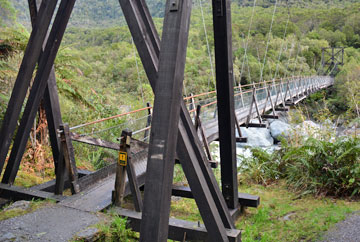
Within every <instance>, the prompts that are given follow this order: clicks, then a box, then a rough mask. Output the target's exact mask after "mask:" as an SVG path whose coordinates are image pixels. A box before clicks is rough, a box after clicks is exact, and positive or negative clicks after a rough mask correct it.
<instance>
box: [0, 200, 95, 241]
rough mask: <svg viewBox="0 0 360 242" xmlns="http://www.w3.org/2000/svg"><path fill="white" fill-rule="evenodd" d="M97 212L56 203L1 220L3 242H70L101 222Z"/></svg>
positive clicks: (0, 237)
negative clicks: (77, 235) (76, 235)
mask: <svg viewBox="0 0 360 242" xmlns="http://www.w3.org/2000/svg"><path fill="white" fill-rule="evenodd" d="M101 219H102V218H101V217H100V215H98V214H95V213H89V212H84V211H80V210H78V209H74V208H69V207H65V206H62V205H58V204H54V205H50V206H47V207H43V208H40V209H38V210H36V211H34V212H32V213H29V214H25V215H23V216H19V217H15V218H11V219H7V220H4V221H0V242H3V241H18V242H19V241H56V242H61V241H69V240H71V239H72V238H73V236H74V235H75V234H77V233H78V232H80V231H83V230H85V229H86V228H87V227H89V226H91V225H94V224H96V223H98V222H100V221H101Z"/></svg>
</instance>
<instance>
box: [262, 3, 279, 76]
mask: <svg viewBox="0 0 360 242" xmlns="http://www.w3.org/2000/svg"><path fill="white" fill-rule="evenodd" d="M277 3H278V0H276V1H275V6H274V11H273V15H272V19H271V24H270V30H269V34H268V39H267V43H266V49H265V55H264V61H263V64H262V68H261V70H260V80H259V82H262V79H263V73H264V69H265V63H266V57H267V52H268V49H269V43H270V37H271V33H272V27H273V24H274V19H275V13H276V8H277Z"/></svg>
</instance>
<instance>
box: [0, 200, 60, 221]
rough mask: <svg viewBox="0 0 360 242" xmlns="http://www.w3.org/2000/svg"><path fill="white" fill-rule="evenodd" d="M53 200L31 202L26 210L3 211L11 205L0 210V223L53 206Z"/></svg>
mask: <svg viewBox="0 0 360 242" xmlns="http://www.w3.org/2000/svg"><path fill="white" fill-rule="evenodd" d="M53 203H54V201H53V200H33V201H31V202H30V206H29V207H28V208H27V209H17V208H14V209H10V210H8V211H4V209H5V208H7V207H9V206H10V205H11V204H9V205H7V206H5V207H4V208H2V209H1V210H0V221H2V220H6V219H10V218H13V217H16V216H21V215H24V214H27V213H31V212H34V211H35V210H37V209H39V208H41V207H44V206H46V205H49V204H53Z"/></svg>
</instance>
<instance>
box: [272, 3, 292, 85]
mask: <svg viewBox="0 0 360 242" xmlns="http://www.w3.org/2000/svg"><path fill="white" fill-rule="evenodd" d="M286 5H287V7H288V18H287V21H286V25H285V30H284V36H283V39H284V41H283V42H282V43H281V47H280V52H279V57H278V62H277V64H276V69H275V73H274V76H273V78H274V79H276V78H277V75H278V72H279V67H280V59H281V56H282V53H283V48H284V43H287V40H286V34H287V28H288V25H289V21H290V9H289V6H288V2H287V1H286Z"/></svg>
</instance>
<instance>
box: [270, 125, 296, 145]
mask: <svg viewBox="0 0 360 242" xmlns="http://www.w3.org/2000/svg"><path fill="white" fill-rule="evenodd" d="M290 130H291V126H290V125H289V124H287V123H285V122H283V121H280V120H275V121H273V122H272V123H271V124H270V134H271V136H272V137H273V138H274V139H275V141H279V138H280V137H284V138H288V137H289V135H290Z"/></svg>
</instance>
